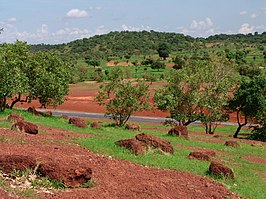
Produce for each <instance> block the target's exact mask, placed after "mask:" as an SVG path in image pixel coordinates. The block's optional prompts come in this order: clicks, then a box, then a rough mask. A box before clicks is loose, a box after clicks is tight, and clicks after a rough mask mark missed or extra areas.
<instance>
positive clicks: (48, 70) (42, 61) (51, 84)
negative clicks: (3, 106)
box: [28, 52, 69, 107]
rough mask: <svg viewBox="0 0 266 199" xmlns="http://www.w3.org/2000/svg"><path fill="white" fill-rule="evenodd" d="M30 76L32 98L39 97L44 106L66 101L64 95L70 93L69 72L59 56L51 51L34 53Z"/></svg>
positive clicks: (30, 94)
mask: <svg viewBox="0 0 266 199" xmlns="http://www.w3.org/2000/svg"><path fill="white" fill-rule="evenodd" d="M28 76H29V77H30V78H29V80H30V81H29V84H30V90H29V97H30V99H39V102H40V104H42V106H44V107H46V106H47V105H53V106H56V105H58V104H62V103H63V102H64V96H65V95H66V94H67V93H68V83H69V72H68V69H67V68H66V67H65V66H64V64H63V62H62V61H61V60H60V59H59V58H58V57H57V56H55V55H53V54H51V53H49V52H40V53H36V54H34V55H33V58H32V62H31V65H30V68H29V71H28Z"/></svg>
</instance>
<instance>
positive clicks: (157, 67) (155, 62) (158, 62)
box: [151, 60, 165, 71]
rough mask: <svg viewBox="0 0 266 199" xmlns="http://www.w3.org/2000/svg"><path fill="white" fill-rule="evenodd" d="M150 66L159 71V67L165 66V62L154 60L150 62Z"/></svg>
mask: <svg viewBox="0 0 266 199" xmlns="http://www.w3.org/2000/svg"><path fill="white" fill-rule="evenodd" d="M151 68H152V69H157V70H158V71H159V70H160V69H164V68H165V64H164V63H163V62H161V61H160V60H156V61H154V62H153V63H152V65H151Z"/></svg>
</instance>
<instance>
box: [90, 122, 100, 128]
mask: <svg viewBox="0 0 266 199" xmlns="http://www.w3.org/2000/svg"><path fill="white" fill-rule="evenodd" d="M91 127H92V128H95V129H100V128H101V125H100V124H99V123H98V122H92V123H91Z"/></svg>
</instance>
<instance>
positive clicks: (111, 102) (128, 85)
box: [96, 78, 149, 125]
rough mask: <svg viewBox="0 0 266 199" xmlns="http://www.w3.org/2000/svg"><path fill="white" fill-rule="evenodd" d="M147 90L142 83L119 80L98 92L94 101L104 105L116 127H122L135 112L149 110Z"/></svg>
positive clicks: (111, 82)
mask: <svg viewBox="0 0 266 199" xmlns="http://www.w3.org/2000/svg"><path fill="white" fill-rule="evenodd" d="M148 99H149V90H148V86H147V85H146V84H145V83H143V82H137V83H136V84H135V83H133V82H132V81H129V80H123V79H121V78H117V79H113V80H111V81H110V82H109V83H108V84H107V85H104V86H103V87H102V89H101V90H100V91H99V94H98V96H97V97H96V101H97V102H98V103H99V104H100V105H105V107H106V110H107V112H106V115H111V116H112V118H113V119H114V120H115V122H116V124H117V125H124V124H125V123H126V122H127V121H128V119H129V118H130V116H131V115H132V114H134V113H135V112H140V111H143V110H148V109H149V103H148V102H147V101H148Z"/></svg>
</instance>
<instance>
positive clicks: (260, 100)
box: [228, 74, 266, 138]
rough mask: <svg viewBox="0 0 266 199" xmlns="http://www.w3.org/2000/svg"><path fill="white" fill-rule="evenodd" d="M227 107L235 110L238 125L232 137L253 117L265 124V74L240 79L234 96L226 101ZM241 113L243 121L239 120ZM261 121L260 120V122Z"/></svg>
mask: <svg viewBox="0 0 266 199" xmlns="http://www.w3.org/2000/svg"><path fill="white" fill-rule="evenodd" d="M228 109H229V110H232V111H236V113H237V123H238V127H237V129H236V131H235V134H234V138H237V136H238V133H239V132H240V130H241V128H242V127H243V126H245V125H246V124H247V123H248V121H250V122H251V121H252V120H254V118H255V119H256V120H257V121H258V122H259V123H262V124H265V118H266V76H265V74H261V75H259V76H256V77H253V79H242V81H241V84H240V86H239V88H238V89H237V90H236V91H235V92H234V97H233V98H232V99H231V100H230V101H229V103H228ZM241 115H243V116H244V121H243V122H241ZM260 121H262V122H260Z"/></svg>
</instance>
